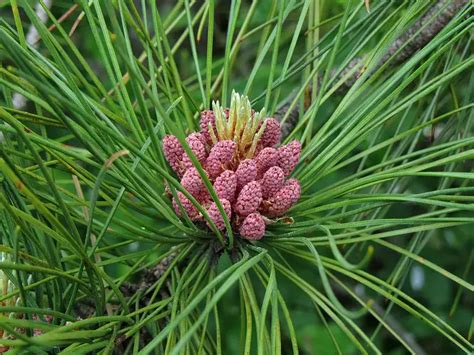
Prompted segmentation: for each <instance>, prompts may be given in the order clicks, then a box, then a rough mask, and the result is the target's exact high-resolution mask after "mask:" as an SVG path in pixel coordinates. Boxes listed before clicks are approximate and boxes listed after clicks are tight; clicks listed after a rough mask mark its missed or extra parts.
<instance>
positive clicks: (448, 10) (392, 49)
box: [274, 0, 468, 137]
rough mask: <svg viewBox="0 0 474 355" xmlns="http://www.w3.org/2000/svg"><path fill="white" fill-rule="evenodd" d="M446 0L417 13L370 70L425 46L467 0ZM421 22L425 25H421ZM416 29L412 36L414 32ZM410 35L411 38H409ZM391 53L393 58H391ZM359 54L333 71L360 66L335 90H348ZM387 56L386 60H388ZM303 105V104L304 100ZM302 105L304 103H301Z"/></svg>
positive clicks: (295, 112) (293, 116)
mask: <svg viewBox="0 0 474 355" xmlns="http://www.w3.org/2000/svg"><path fill="white" fill-rule="evenodd" d="M447 2H449V0H440V1H438V2H437V3H436V4H434V5H433V6H432V7H431V8H430V9H429V10H428V11H427V12H426V13H425V14H424V15H423V16H421V17H420V18H419V19H418V20H417V21H416V22H415V23H414V24H413V25H412V26H411V27H410V28H408V30H407V31H406V32H405V33H404V34H403V35H401V36H400V37H398V38H397V39H396V40H395V41H394V42H393V43H392V44H391V45H390V46H389V48H388V50H387V53H386V54H385V55H384V56H383V57H382V59H381V60H380V62H379V63H378V64H377V65H376V66H375V68H374V69H373V72H375V71H377V70H378V69H379V68H380V67H381V66H382V65H384V64H385V63H387V62H388V65H389V66H390V67H394V66H397V65H400V64H402V63H403V62H404V61H406V60H407V59H408V58H411V57H412V56H413V55H414V54H415V53H416V52H417V51H419V50H420V49H422V48H423V47H425V46H426V45H427V44H428V43H429V42H430V41H431V40H432V39H433V38H434V37H435V36H436V35H437V34H438V33H439V32H440V31H441V30H442V29H443V28H444V27H445V26H446V25H447V24H448V23H449V22H450V21H451V19H452V18H453V17H454V16H455V15H456V14H457V13H458V12H459V10H460V9H461V8H462V7H463V6H464V5H466V4H467V3H468V0H454V1H453V2H451V3H449V4H448V5H446V3H447ZM436 14H438V15H437V16H436V18H435V19H433V20H432V21H431V22H430V23H429V24H428V25H427V26H426V23H427V22H428V21H430V19H431V18H432V17H433V16H435V15H436ZM423 26H425V27H423ZM418 31H420V32H419V33H418V34H417V35H416V36H415V34H416V33H417V32H418ZM412 37H413V38H412ZM392 57H393V58H392ZM362 60H363V59H362V58H361V57H357V58H354V59H353V60H352V61H351V62H349V64H348V65H347V66H346V67H345V68H344V69H343V70H342V71H341V72H340V73H339V74H338V75H337V77H336V78H335V80H334V81H335V82H337V81H339V80H340V79H341V78H343V77H344V76H346V75H349V73H350V72H353V71H354V68H356V67H360V69H358V70H356V71H355V72H354V73H353V74H352V75H350V76H349V77H348V78H347V79H346V81H345V82H344V83H343V84H342V85H341V87H340V88H339V89H338V91H337V92H338V93H344V92H346V91H348V90H349V89H350V88H351V87H352V86H353V85H354V84H355V82H356V81H357V79H358V78H359V77H360V76H361V75H362V73H363V71H364V67H363V66H361V64H362V63H361V62H362ZM389 60H390V62H389ZM336 72H337V70H334V71H333V75H332V76H333V77H334V76H335V75H336ZM306 94H307V95H308V97H310V96H311V87H308V90H307V92H306ZM295 95H296V93H295V94H292V95H290V96H289V97H288V98H287V99H286V100H285V102H284V104H283V105H282V106H281V107H280V108H279V109H278V110H277V112H276V113H275V115H274V117H275V118H277V119H278V120H280V121H281V120H282V119H283V117H284V116H285V115H286V113H287V111H288V110H289V108H290V105H291V102H292V101H293V100H294V98H295ZM305 106H306V104H305ZM305 108H306V107H305ZM299 111H300V108H299V106H298V105H296V107H294V108H293V109H292V110H291V112H290V114H289V115H288V118H287V119H286V121H285V122H284V123H283V124H282V136H283V137H287V136H288V135H289V134H290V133H291V131H293V129H294V128H295V126H296V124H297V123H298V120H299Z"/></svg>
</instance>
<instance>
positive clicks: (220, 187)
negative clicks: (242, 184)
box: [214, 170, 237, 203]
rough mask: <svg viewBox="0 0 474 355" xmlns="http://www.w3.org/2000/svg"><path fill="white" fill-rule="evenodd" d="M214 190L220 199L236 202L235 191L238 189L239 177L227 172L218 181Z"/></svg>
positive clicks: (229, 171)
mask: <svg viewBox="0 0 474 355" xmlns="http://www.w3.org/2000/svg"><path fill="white" fill-rule="evenodd" d="M214 189H215V190H216V193H217V196H219V198H220V199H226V200H228V201H229V202H231V203H232V202H234V200H235V191H236V189H237V176H235V173H234V172H233V171H232V170H226V171H224V172H223V173H222V174H220V175H219V177H218V178H217V179H216V182H215V183H214Z"/></svg>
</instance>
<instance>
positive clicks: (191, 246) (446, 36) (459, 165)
mask: <svg viewBox="0 0 474 355" xmlns="http://www.w3.org/2000/svg"><path fill="white" fill-rule="evenodd" d="M38 3H39V6H42V9H43V11H44V12H45V13H46V15H47V16H46V18H45V19H44V21H42V20H41V19H39V18H38V16H37V13H38V9H37V8H35V6H34V5H35V3H33V2H30V1H22V0H11V1H0V11H1V15H2V16H1V19H0V58H1V66H0V105H1V107H0V131H1V132H2V144H1V145H0V154H1V158H0V215H1V219H0V221H1V223H0V238H1V239H0V241H1V244H0V252H1V261H0V269H1V272H0V275H1V278H2V284H1V286H0V291H1V295H0V304H1V306H0V332H1V333H2V335H3V339H1V341H0V343H3V344H4V346H5V347H4V350H6V349H7V348H9V349H10V351H11V352H12V353H19V352H24V351H30V352H32V353H43V352H46V351H49V352H60V351H62V352H64V353H68V352H69V353H87V352H97V353H102V352H103V353H111V352H116V353H122V352H125V353H134V352H141V353H150V352H155V353H179V352H180V351H183V352H184V353H198V352H202V353H221V352H224V353H240V352H245V353H257V352H258V353H265V354H267V353H280V352H282V353H291V352H298V351H299V352H300V353H308V354H309V353H317V354H333V353H344V354H346V353H359V352H363V353H364V352H369V353H373V352H384V353H392V354H396V353H406V352H407V351H409V352H417V353H423V352H425V353H443V354H447V353H449V354H453V353H463V352H472V351H473V345H472V338H471V335H472V331H473V322H472V308H473V298H472V291H473V286H472V258H473V252H472V250H473V248H472V246H473V244H472V228H473V226H472V223H473V221H474V219H473V210H474V208H473V206H474V205H473V191H474V187H473V185H472V180H473V179H474V174H473V173H472V168H473V165H472V158H473V157H474V149H473V148H474V147H473V143H474V138H473V135H472V123H473V111H472V106H473V104H472V87H474V82H473V79H474V78H473V76H472V64H473V58H472V54H471V53H472V35H471V32H472V26H473V25H472V17H470V12H472V5H466V6H464V7H462V8H461V11H459V13H458V14H457V15H456V16H455V17H454V19H453V20H452V21H451V22H450V23H449V24H448V25H447V26H446V27H445V28H444V29H443V30H442V31H441V32H440V33H439V34H437V35H436V36H435V37H434V38H433V39H432V40H431V41H430V42H429V43H428V45H426V46H425V47H424V48H422V49H420V50H419V51H417V52H416V53H415V54H414V55H413V56H412V57H410V58H407V59H406V60H405V61H403V63H402V64H400V65H392V64H391V61H392V62H395V61H396V58H397V55H399V53H395V54H394V55H393V56H392V57H391V58H389V59H388V61H384V62H383V63H384V65H382V66H379V65H378V63H380V60H381V59H382V58H383V56H384V54H385V53H386V51H387V49H388V48H389V47H390V44H391V43H393V42H394V41H395V40H396V39H397V38H398V37H399V36H400V35H403V34H406V33H407V29H408V28H410V26H411V25H412V24H413V23H414V22H415V21H417V19H419V18H420V16H422V14H424V13H425V12H426V11H427V10H428V8H429V5H430V4H429V2H411V1H393V2H383V1H373V2H371V3H370V6H371V9H370V12H367V10H366V8H365V6H364V4H363V3H361V2H358V1H352V2H351V1H337V2H329V1H322V0H320V1H317V0H315V1H309V0H303V1H297V0H274V1H270V0H265V1H263V0H260V1H258V0H254V1H241V0H232V1H230V2H225V1H215V0H207V1H202V2H201V1H192V0H180V1H176V2H171V1H170V2H167V1H164V2H161V1H160V2H159V4H158V3H155V2H151V1H145V0H142V1H135V2H133V1H131V0H117V1H99V0H91V1H86V0H78V1H77V2H74V3H73V4H72V3H71V2H68V1H55V2H54V4H53V6H52V7H49V6H47V5H49V3H45V2H43V1H41V0H40V1H39V2H38ZM448 3H449V1H447V2H445V3H444V5H443V6H444V7H446V6H447V5H448ZM71 6H72V7H71ZM443 6H442V7H441V8H440V12H441V11H443V9H444V7H443ZM63 15H64V16H63ZM434 21H436V16H433V18H431V19H430V21H427V23H426V24H425V26H430V23H432V22H434ZM30 26H34V27H36V29H37V30H38V33H39V35H40V37H41V39H40V40H39V41H37V43H36V41H35V42H34V43H31V42H29V41H28V29H29V28H30ZM71 32H74V33H71ZM413 37H416V33H415V34H413ZM412 39H413V38H412ZM406 46H410V43H407V44H406V45H405V47H406ZM356 57H359V58H361V61H360V62H359V63H360V65H361V66H363V67H364V70H363V73H362V75H361V76H360V77H358V78H357V80H356V81H355V83H354V84H353V85H350V86H348V87H346V84H344V81H345V80H346V79H351V80H352V79H354V72H355V71H356V69H360V68H355V69H354V70H352V71H348V72H343V73H342V74H340V72H341V71H342V69H344V68H345V67H346V66H347V64H348V63H349V62H351V61H352V60H353V59H354V58H356ZM308 85H312V88H313V89H312V90H308ZM231 90H235V91H237V92H240V93H243V94H245V95H249V97H250V98H251V100H252V101H253V104H254V106H255V108H256V109H261V108H262V107H265V108H266V109H267V112H270V113H271V114H273V113H275V112H277V109H278V108H279V107H281V106H282V105H284V104H285V103H286V105H287V106H285V107H288V105H289V106H290V107H291V108H296V109H297V110H299V111H297V112H298V115H299V120H298V124H297V125H296V127H294V129H293V130H292V132H291V134H290V135H289V136H288V137H287V140H289V139H292V138H298V139H300V140H301V141H302V142H303V148H304V149H303V158H304V159H303V160H304V161H303V162H302V163H301V164H300V165H299V166H298V168H297V170H296V172H295V174H294V175H295V176H296V177H297V178H298V179H300V181H301V183H302V186H303V197H302V199H301V201H300V203H299V204H298V205H297V206H295V207H294V208H293V209H292V210H291V211H290V214H289V215H290V216H291V219H287V220H283V221H280V222H279V223H276V224H274V225H272V226H270V227H269V229H268V232H267V235H266V236H265V238H264V239H263V241H262V242H257V243H252V244H250V243H246V242H242V241H241V240H240V239H238V237H236V238H235V239H234V241H233V245H230V243H229V242H228V243H226V244H225V245H222V244H221V241H222V240H223V238H224V237H226V236H225V234H224V236H221V237H222V238H221V239H219V238H217V237H216V236H215V235H213V234H212V233H210V232H208V230H207V229H206V228H203V227H202V226H199V225H193V224H192V223H191V222H190V221H185V220H183V221H181V220H179V219H178V218H177V217H176V215H175V214H174V212H173V210H172V208H171V205H170V201H169V199H168V198H167V197H166V195H165V194H164V189H165V182H166V181H167V182H168V183H169V184H170V186H171V189H172V191H174V190H175V189H177V190H181V191H182V188H181V187H180V185H179V182H178V180H176V178H175V176H173V174H172V172H171V169H170V168H169V167H168V166H167V164H166V163H165V161H164V158H163V153H162V149H161V144H160V139H161V138H162V137H163V135H164V134H166V133H172V134H175V135H177V136H178V138H179V139H181V140H183V139H184V136H185V134H187V133H189V132H190V131H192V130H194V129H196V127H197V119H198V112H199V111H200V110H202V109H204V108H208V107H209V106H210V103H211V100H212V99H218V100H220V101H221V102H224V103H227V104H228V103H229V98H230V93H231ZM19 94H20V95H22V96H24V97H25V98H26V105H24V106H22V107H18V103H17V101H15V99H16V100H18V97H19V96H18V95H19ZM290 111H291V110H290ZM290 111H284V112H283V113H282V112H281V111H278V112H279V115H280V116H281V117H280V119H282V120H283V122H285V121H287V120H288V115H289V112H290ZM287 112H288V114H287ZM183 192H184V191H183ZM226 240H228V239H226ZM368 259H370V260H368ZM359 260H362V261H363V262H361V263H360V265H359ZM365 261H368V262H365ZM150 268H151V271H150ZM147 270H148V271H147ZM46 316H52V320H50V321H48V319H50V318H49V317H46ZM45 317H46V318H45ZM38 330H41V332H39V331H38ZM33 335H35V336H33Z"/></svg>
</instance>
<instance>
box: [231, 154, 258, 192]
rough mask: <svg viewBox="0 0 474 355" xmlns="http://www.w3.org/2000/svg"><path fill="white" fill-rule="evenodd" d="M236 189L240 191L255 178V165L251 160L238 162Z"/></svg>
mask: <svg viewBox="0 0 474 355" xmlns="http://www.w3.org/2000/svg"><path fill="white" fill-rule="evenodd" d="M235 175H236V176H237V189H241V188H242V187H244V186H245V185H247V184H248V183H249V182H250V181H254V180H255V179H256V177H257V163H256V162H255V160H252V159H245V160H243V161H241V162H240V164H239V166H238V168H237V170H236V171H235Z"/></svg>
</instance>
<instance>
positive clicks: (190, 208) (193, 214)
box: [173, 191, 200, 221]
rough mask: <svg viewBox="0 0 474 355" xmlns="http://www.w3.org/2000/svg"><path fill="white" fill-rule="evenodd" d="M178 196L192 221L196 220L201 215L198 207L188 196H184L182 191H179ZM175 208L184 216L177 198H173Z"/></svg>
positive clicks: (177, 212) (178, 213) (179, 214)
mask: <svg viewBox="0 0 474 355" xmlns="http://www.w3.org/2000/svg"><path fill="white" fill-rule="evenodd" d="M178 198H179V201H180V202H181V205H182V206H183V209H184V211H185V212H186V214H187V215H188V217H189V219H190V220H191V221H195V220H196V219H198V218H199V217H200V216H199V211H198V210H197V208H196V207H195V206H194V205H193V203H192V202H191V201H189V200H188V198H187V197H186V196H184V194H183V193H182V192H181V191H178ZM173 208H174V211H175V212H176V214H177V215H178V216H179V217H182V213H181V209H180V208H179V205H178V202H177V201H176V200H175V199H173Z"/></svg>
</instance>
